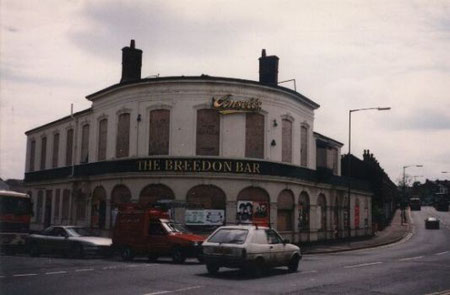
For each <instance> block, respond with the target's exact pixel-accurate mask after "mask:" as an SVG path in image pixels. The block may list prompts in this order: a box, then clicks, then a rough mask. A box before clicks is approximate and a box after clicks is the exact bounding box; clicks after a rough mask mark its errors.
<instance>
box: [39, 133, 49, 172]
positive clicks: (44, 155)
mask: <svg viewBox="0 0 450 295" xmlns="http://www.w3.org/2000/svg"><path fill="white" fill-rule="evenodd" d="M46 161H47V137H42V139H41V167H40V169H41V170H44V169H45V162H46Z"/></svg>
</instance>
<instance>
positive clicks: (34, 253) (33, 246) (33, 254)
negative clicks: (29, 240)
mask: <svg viewBox="0 0 450 295" xmlns="http://www.w3.org/2000/svg"><path fill="white" fill-rule="evenodd" d="M39 255H41V249H39V246H38V245H37V244H36V243H33V244H31V245H30V256H31V257H38V256H39Z"/></svg>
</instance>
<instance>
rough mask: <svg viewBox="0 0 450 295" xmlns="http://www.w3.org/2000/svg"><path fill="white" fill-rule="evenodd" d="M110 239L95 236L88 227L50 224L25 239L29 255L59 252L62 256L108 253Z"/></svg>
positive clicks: (109, 250)
mask: <svg viewBox="0 0 450 295" xmlns="http://www.w3.org/2000/svg"><path fill="white" fill-rule="evenodd" d="M111 244H112V240H111V239H109V238H103V237H97V236H95V235H94V234H93V233H92V232H91V231H90V230H89V229H88V228H85V227H80V226H50V227H48V228H46V229H44V230H43V231H41V232H39V233H37V234H31V235H30V236H29V237H28V239H27V248H28V251H29V253H30V255H31V256H39V255H40V254H41V253H51V254H53V253H59V254H62V255H64V256H72V257H80V258H81V257H84V256H85V255H88V254H100V255H105V256H106V255H109V254H110V253H111Z"/></svg>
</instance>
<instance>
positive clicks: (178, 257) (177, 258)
mask: <svg viewBox="0 0 450 295" xmlns="http://www.w3.org/2000/svg"><path fill="white" fill-rule="evenodd" d="M172 260H173V262H175V263H184V261H185V260H186V255H184V253H183V251H182V250H181V248H178V247H177V248H174V249H173V250H172Z"/></svg>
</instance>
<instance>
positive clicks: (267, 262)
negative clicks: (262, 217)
mask: <svg viewBox="0 0 450 295" xmlns="http://www.w3.org/2000/svg"><path fill="white" fill-rule="evenodd" d="M203 258H204V261H205V264H206V269H207V270H208V272H209V273H210V274H215V273H217V272H218V271H219V268H220V267H228V268H240V269H242V270H244V271H248V272H250V273H251V274H254V275H256V276H259V275H261V274H262V272H263V271H264V270H265V269H267V268H269V267H278V266H287V267H288V270H289V271H290V272H295V271H297V269H298V265H299V262H300V259H301V258H302V255H301V252H300V248H299V247H297V246H295V245H292V244H289V241H288V240H283V239H282V238H281V237H280V235H279V234H278V233H277V232H276V231H275V230H273V229H271V228H268V227H260V226H257V225H235V226H222V227H219V228H218V229H217V230H215V231H214V232H213V233H212V234H211V235H210V236H209V237H208V238H207V239H206V240H205V242H204V243H203Z"/></svg>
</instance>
